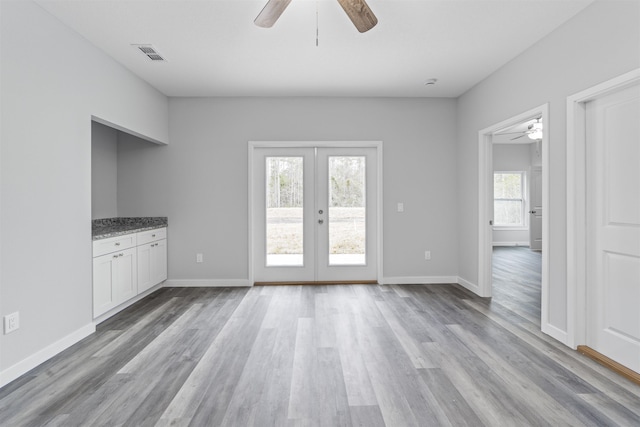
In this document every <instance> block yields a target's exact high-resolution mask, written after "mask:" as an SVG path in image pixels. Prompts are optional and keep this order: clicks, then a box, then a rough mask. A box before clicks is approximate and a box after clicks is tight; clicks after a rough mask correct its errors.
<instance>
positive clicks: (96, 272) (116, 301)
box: [93, 247, 138, 317]
mask: <svg viewBox="0 0 640 427" xmlns="http://www.w3.org/2000/svg"><path fill="white" fill-rule="evenodd" d="M137 272H138V262H137V251H136V248H135V247H132V248H128V249H123V250H121V251H117V252H112V253H109V254H106V255H100V256H97V257H95V258H93V317H98V316H100V315H101V314H104V313H106V312H107V311H109V310H111V309H112V308H114V307H117V306H118V305H120V304H122V303H123V302H125V301H127V300H129V299H131V298H133V297H134V296H136V295H137V294H138V288H137Z"/></svg>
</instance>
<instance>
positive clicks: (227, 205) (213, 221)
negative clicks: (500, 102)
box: [118, 98, 458, 281]
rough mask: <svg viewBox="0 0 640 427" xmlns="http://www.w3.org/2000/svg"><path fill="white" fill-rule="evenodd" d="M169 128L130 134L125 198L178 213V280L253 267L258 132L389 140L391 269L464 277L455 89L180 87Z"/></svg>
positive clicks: (174, 236)
mask: <svg viewBox="0 0 640 427" xmlns="http://www.w3.org/2000/svg"><path fill="white" fill-rule="evenodd" d="M169 128H170V138H171V144H170V145H169V146H167V147H161V148H160V149H157V148H156V149H153V148H150V147H144V146H142V145H140V144H138V145H135V144H132V145H130V146H129V147H128V148H125V147H124V146H123V145H122V144H121V146H120V157H119V163H118V164H119V181H118V182H119V185H118V209H119V213H120V215H123V216H136V215H156V214H163V215H167V216H168V217H169V232H170V238H169V279H170V280H175V281H179V280H182V279H201V280H220V279H231V280H233V279H237V280H241V279H244V280H246V279H247V278H248V256H247V252H248V243H247V240H248V230H247V223H248V213H247V209H248V207H247V206H248V203H247V198H248V183H247V178H248V166H247V149H248V141H252V140H253V141H259V140H276V141H278V140H299V141H322V140H347V141H348V140H381V141H383V144H384V148H383V152H384V165H383V173H384V184H383V187H384V201H383V203H384V276H385V277H399V276H402V277H407V276H408V277H414V278H415V277H432V276H445V275H447V276H457V271H458V265H457V243H456V242H457V236H456V234H457V230H456V214H455V212H456V195H455V193H456V188H457V187H456V179H457V178H456V159H455V100H452V99H392V98H384V99H383V98H361V99H353V98H182V99H181V98H178V99H175V98H172V99H171V100H170V126H169ZM125 150H127V151H125ZM397 202H404V204H405V212H404V213H397V212H396V209H395V208H396V204H397ZM426 249H429V250H431V251H432V260H431V261H425V260H424V251H425V250H426ZM196 252H202V253H203V254H204V259H205V262H204V263H202V264H196V263H195V254H196Z"/></svg>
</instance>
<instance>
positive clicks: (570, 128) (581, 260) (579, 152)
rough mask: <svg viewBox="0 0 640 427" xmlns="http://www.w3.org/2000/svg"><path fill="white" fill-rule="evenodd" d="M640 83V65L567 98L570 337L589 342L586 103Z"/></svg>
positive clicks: (569, 341) (571, 342)
mask: <svg viewBox="0 0 640 427" xmlns="http://www.w3.org/2000/svg"><path fill="white" fill-rule="evenodd" d="M639 83H640V68H638V69H635V70H632V71H630V72H628V73H625V74H622V75H621V76H618V77H615V78H613V79H610V80H607V81H605V82H603V83H600V84H598V85H596V86H593V87H591V88H589V89H586V90H583V91H581V92H578V93H576V94H574V95H571V96H569V97H567V339H566V344H567V345H568V346H569V347H571V348H573V349H575V348H577V346H578V345H583V344H586V342H587V316H588V312H587V283H586V282H587V248H586V246H587V245H586V241H587V240H586V239H587V212H586V206H587V205H586V202H587V185H586V180H587V173H588V171H587V164H586V161H587V156H586V137H587V134H586V125H587V115H586V111H587V108H586V106H587V103H588V102H590V101H593V100H595V99H598V98H601V97H603V96H606V95H609V94H611V93H614V92H616V91H619V90H621V89H625V88H627V87H629V86H632V85H634V84H639Z"/></svg>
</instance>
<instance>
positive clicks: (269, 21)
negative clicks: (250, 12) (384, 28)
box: [253, 0, 378, 33]
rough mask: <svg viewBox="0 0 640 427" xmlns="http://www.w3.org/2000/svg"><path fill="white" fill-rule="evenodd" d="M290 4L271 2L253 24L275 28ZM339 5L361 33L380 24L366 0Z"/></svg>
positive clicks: (278, 0)
mask: <svg viewBox="0 0 640 427" xmlns="http://www.w3.org/2000/svg"><path fill="white" fill-rule="evenodd" d="M289 3H291V0H269V1H268V2H267V4H266V5H265V6H264V8H263V9H262V12H260V14H258V16H257V17H256V19H255V20H254V21H253V22H254V23H255V24H256V25H257V26H258V27H263V28H271V27H273V24H275V23H276V21H277V20H278V18H280V15H282V12H284V10H285V9H286V8H287V6H289ZM338 3H340V6H342V8H343V9H344V11H345V13H346V14H347V16H348V17H349V19H351V22H353V25H355V26H356V28H357V29H358V31H360V32H361V33H364V32H366V31H369V30H370V29H372V28H373V27H375V26H376V24H377V23H378V18H376V16H375V15H374V14H373V12H372V11H371V8H370V7H369V5H368V4H367V3H366V2H365V1H364V0H338Z"/></svg>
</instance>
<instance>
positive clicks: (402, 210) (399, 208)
mask: <svg viewBox="0 0 640 427" xmlns="http://www.w3.org/2000/svg"><path fill="white" fill-rule="evenodd" d="M398 212H404V203H402V202H399V203H398Z"/></svg>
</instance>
